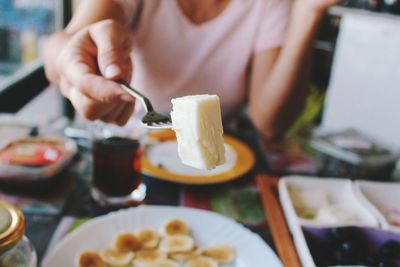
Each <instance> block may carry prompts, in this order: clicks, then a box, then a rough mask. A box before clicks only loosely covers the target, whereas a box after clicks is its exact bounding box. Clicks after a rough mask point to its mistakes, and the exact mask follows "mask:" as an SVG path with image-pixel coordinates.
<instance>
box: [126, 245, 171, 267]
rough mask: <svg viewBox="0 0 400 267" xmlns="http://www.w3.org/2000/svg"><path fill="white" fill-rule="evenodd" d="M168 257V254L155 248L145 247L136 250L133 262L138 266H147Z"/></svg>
mask: <svg viewBox="0 0 400 267" xmlns="http://www.w3.org/2000/svg"><path fill="white" fill-rule="evenodd" d="M166 258H167V254H165V253H162V252H161V251H159V250H155V249H143V250H139V251H137V252H136V255H135V259H134V260H133V263H134V265H135V266H137V267H147V266H148V265H149V264H150V263H154V262H156V261H159V260H163V259H166Z"/></svg>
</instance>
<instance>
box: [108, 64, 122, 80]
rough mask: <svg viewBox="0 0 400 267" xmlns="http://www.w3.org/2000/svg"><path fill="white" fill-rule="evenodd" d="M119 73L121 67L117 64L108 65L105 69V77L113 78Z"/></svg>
mask: <svg viewBox="0 0 400 267" xmlns="http://www.w3.org/2000/svg"><path fill="white" fill-rule="evenodd" d="M120 73H121V69H120V68H119V67H118V66H117V65H114V64H113V65H109V66H107V68H106V70H105V73H104V74H105V76H106V78H113V77H115V76H117V75H118V74H120Z"/></svg>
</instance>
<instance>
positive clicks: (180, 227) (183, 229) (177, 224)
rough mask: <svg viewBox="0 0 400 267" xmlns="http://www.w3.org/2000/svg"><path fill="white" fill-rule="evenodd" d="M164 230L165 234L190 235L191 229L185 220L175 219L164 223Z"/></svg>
mask: <svg viewBox="0 0 400 267" xmlns="http://www.w3.org/2000/svg"><path fill="white" fill-rule="evenodd" d="M163 232H164V234H165V235H189V234H190V229H189V227H188V226H187V224H186V223H184V222H183V221H181V220H179V219H174V220H171V221H169V222H167V223H166V224H165V225H164V228H163Z"/></svg>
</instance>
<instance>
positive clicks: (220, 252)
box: [202, 245, 235, 264]
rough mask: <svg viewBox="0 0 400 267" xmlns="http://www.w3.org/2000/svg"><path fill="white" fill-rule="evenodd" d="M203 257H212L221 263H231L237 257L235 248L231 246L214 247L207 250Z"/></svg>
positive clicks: (204, 251)
mask: <svg viewBox="0 0 400 267" xmlns="http://www.w3.org/2000/svg"><path fill="white" fill-rule="evenodd" d="M202 255H204V256H207V257H210V258H212V259H214V260H216V261H218V262H219V263H221V264H222V263H230V262H232V261H233V258H234V257H235V253H234V251H233V248H232V247H231V246H229V245H213V246H209V247H207V248H205V249H204V250H203V253H202Z"/></svg>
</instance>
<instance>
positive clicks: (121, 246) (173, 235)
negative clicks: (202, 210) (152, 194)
mask: <svg viewBox="0 0 400 267" xmlns="http://www.w3.org/2000/svg"><path fill="white" fill-rule="evenodd" d="M135 231H136V230H135ZM198 234H201V233H196V235H198ZM111 241H112V240H110V242H111ZM105 245H107V244H105ZM234 258H235V251H234V248H233V247H232V246H229V245H228V244H219V245H212V246H209V247H206V248H201V247H199V246H198V245H197V244H196V243H195V240H194V237H193V236H192V235H191V230H190V228H189V226H188V225H187V224H186V223H184V222H183V221H181V220H179V219H173V220H170V221H168V222H167V223H166V224H164V225H163V228H162V229H161V231H160V232H157V231H155V230H153V229H150V228H142V229H139V230H137V231H136V232H128V231H127V232H121V233H119V234H117V235H116V237H115V239H114V246H113V247H111V248H107V249H105V250H104V251H103V252H101V253H98V252H95V251H89V250H87V251H83V252H82V253H80V254H79V255H78V257H77V258H76V259H75V266H76V267H218V266H220V264H221V266H222V265H223V264H229V263H231V262H232V261H233V260H234ZM0 267H1V266H0Z"/></svg>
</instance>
